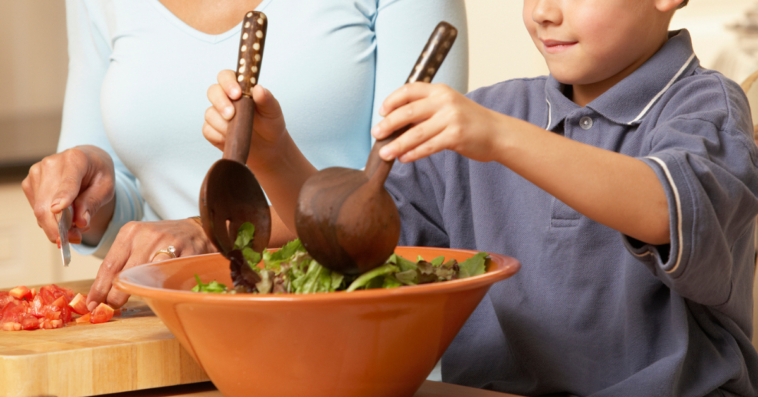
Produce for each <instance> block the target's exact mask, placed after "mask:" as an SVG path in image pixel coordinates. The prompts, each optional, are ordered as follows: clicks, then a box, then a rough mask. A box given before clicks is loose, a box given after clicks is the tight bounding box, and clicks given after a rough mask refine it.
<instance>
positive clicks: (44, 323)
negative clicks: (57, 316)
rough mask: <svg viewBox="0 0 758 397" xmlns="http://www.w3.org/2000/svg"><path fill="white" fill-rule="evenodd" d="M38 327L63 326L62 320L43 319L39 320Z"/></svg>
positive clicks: (52, 327) (53, 327)
mask: <svg viewBox="0 0 758 397" xmlns="http://www.w3.org/2000/svg"><path fill="white" fill-rule="evenodd" d="M39 327H40V328H42V329H55V328H63V321H61V320H48V319H44V320H41V322H40V326H39Z"/></svg>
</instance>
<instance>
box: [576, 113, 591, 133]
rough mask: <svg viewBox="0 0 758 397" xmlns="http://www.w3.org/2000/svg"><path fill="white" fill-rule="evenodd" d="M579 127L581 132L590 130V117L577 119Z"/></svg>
mask: <svg viewBox="0 0 758 397" xmlns="http://www.w3.org/2000/svg"><path fill="white" fill-rule="evenodd" d="M579 126H580V127H582V129H583V130H589V129H590V128H592V117H589V116H584V117H582V118H581V119H579Z"/></svg>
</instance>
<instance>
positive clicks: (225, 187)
mask: <svg viewBox="0 0 758 397" xmlns="http://www.w3.org/2000/svg"><path fill="white" fill-rule="evenodd" d="M267 24H268V21H267V18H266V15H265V14H263V13H262V12H257V11H251V12H248V13H247V14H245V19H244V20H243V22H242V37H241V38H240V47H239V60H238V62H237V67H236V69H237V81H239V83H240V87H241V88H242V96H241V97H240V99H238V100H236V101H234V109H235V113H234V118H232V120H231V121H230V122H229V130H228V134H227V136H226V143H225V145H224V155H223V157H222V159H221V160H219V161H217V162H215V163H214V164H213V165H212V166H211V168H210V169H209V170H208V173H207V174H206V175H205V180H203V186H202V187H201V188H200V218H201V220H202V224H203V229H204V230H205V234H206V235H207V236H208V238H210V240H211V241H212V242H213V245H215V246H216V248H218V250H219V251H220V252H221V253H222V254H223V255H224V256H226V257H227V258H229V254H230V252H231V251H232V250H233V248H234V241H235V239H236V237H237V231H238V230H239V227H240V225H242V224H243V223H245V222H250V223H252V224H253V225H255V234H254V238H253V247H252V248H253V250H255V251H256V252H259V253H260V252H262V251H263V250H264V249H265V248H266V246H267V245H268V242H269V238H270V237H271V211H270V210H269V206H268V202H267V201H266V197H265V196H264V194H263V190H262V189H261V186H260V184H258V180H257V179H255V176H254V175H253V173H252V172H250V169H248V168H247V166H246V165H245V162H246V161H247V156H248V153H249V150H250V136H251V134H252V131H253V114H254V113H255V103H254V102H253V98H252V96H253V93H252V92H253V87H255V85H256V83H257V82H258V76H259V74H260V67H261V58H262V56H263V45H264V42H265V40H266V26H267ZM230 259H231V258H230Z"/></svg>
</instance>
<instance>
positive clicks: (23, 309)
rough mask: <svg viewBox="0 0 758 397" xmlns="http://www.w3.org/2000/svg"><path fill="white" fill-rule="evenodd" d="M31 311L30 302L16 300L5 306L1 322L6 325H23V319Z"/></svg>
mask: <svg viewBox="0 0 758 397" xmlns="http://www.w3.org/2000/svg"><path fill="white" fill-rule="evenodd" d="M28 311H29V302H27V301H20V300H14V301H13V302H10V303H8V304H7V305H5V308H4V309H3V313H2V317H1V318H0V321H1V322H4V323H8V322H10V323H21V319H22V317H23V316H24V315H26V314H27V312H28Z"/></svg>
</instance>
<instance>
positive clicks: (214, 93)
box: [208, 84, 234, 120]
mask: <svg viewBox="0 0 758 397" xmlns="http://www.w3.org/2000/svg"><path fill="white" fill-rule="evenodd" d="M208 100H209V101H211V104H212V105H213V107H214V108H216V111H217V112H218V113H219V114H220V115H221V117H223V118H224V119H225V120H231V119H232V117H234V105H233V104H232V100H231V99H229V96H227V94H226V92H224V89H223V88H221V86H220V85H218V84H214V85H212V86H210V87H208Z"/></svg>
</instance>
